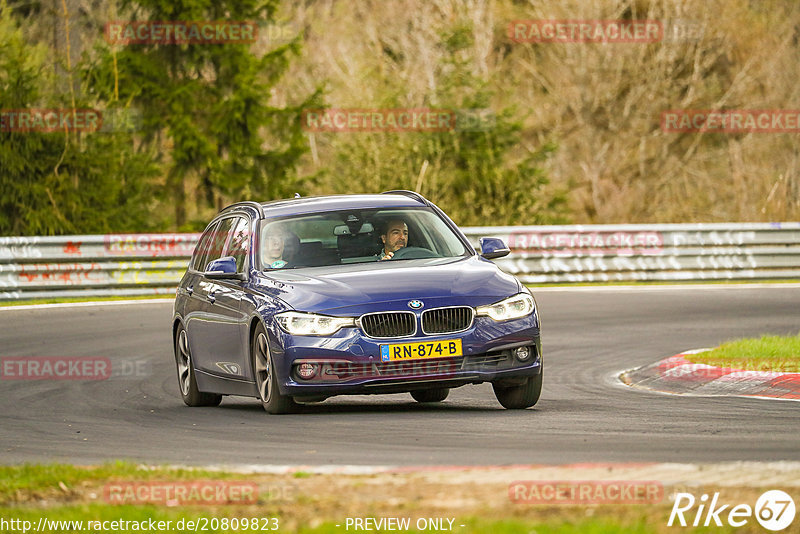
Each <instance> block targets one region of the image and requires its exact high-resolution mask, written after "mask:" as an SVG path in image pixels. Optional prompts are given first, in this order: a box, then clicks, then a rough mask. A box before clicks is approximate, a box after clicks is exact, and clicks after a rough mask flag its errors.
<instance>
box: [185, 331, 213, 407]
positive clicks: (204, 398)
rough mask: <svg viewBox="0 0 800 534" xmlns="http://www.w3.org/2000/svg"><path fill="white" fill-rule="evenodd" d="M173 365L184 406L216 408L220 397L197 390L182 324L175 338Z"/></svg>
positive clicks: (190, 355) (192, 364)
mask: <svg viewBox="0 0 800 534" xmlns="http://www.w3.org/2000/svg"><path fill="white" fill-rule="evenodd" d="M175 365H176V367H177V369H178V387H179V388H180V391H181V397H183V402H184V404H186V406H218V405H219V403H220V402H222V395H215V394H214V393H203V392H202V391H200V390H199V389H197V379H196V378H195V371H194V363H193V362H192V352H191V350H190V349H189V340H188V338H187V336H186V328H184V326H183V325H182V324H181V325H180V326H179V327H178V332H177V333H176V336H175Z"/></svg>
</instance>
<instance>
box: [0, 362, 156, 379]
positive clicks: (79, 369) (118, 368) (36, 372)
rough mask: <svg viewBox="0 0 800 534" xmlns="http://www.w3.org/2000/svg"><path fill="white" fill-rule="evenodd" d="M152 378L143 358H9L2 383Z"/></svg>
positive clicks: (0, 370) (2, 365)
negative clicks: (13, 381) (11, 381)
mask: <svg viewBox="0 0 800 534" xmlns="http://www.w3.org/2000/svg"><path fill="white" fill-rule="evenodd" d="M151 375H152V365H151V363H150V362H149V361H147V360H145V359H141V358H119V359H118V358H115V359H114V360H113V362H112V360H111V359H110V358H107V357H105V356H37V357H29V356H6V357H2V358H0V380H108V379H109V378H125V377H134V378H143V377H148V376H151Z"/></svg>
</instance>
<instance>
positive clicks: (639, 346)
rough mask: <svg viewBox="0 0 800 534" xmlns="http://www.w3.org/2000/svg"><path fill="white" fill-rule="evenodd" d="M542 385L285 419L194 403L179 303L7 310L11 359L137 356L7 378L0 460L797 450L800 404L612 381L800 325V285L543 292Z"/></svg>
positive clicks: (381, 401)
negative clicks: (180, 362)
mask: <svg viewBox="0 0 800 534" xmlns="http://www.w3.org/2000/svg"><path fill="white" fill-rule="evenodd" d="M535 294H536V296H537V300H538V303H539V306H540V310H541V314H542V317H543V345H544V348H543V351H544V358H545V377H544V391H543V394H542V399H541V400H540V401H539V403H538V404H537V405H536V407H534V408H531V409H528V410H524V411H507V410H504V409H502V408H501V406H500V405H499V404H498V403H497V401H496V400H495V398H494V395H493V393H492V390H491V386H490V385H488V384H482V385H478V386H465V387H463V388H460V389H456V390H453V391H452V392H451V394H450V397H449V398H448V399H447V400H446V401H445V402H444V403H443V404H440V405H436V406H423V405H420V404H417V403H415V402H414V401H413V400H412V399H411V397H410V396H409V395H408V394H402V395H382V396H359V397H335V398H332V399H329V400H327V401H325V402H324V403H322V404H317V405H314V406H309V407H306V408H304V410H303V412H302V413H299V414H293V415H287V416H270V415H268V414H266V413H265V412H264V411H263V410H262V408H261V406H260V405H259V404H258V403H257V402H256V401H255V400H254V399H247V398H240V397H226V398H225V399H224V400H223V402H222V405H221V406H219V407H216V408H188V407H186V406H184V405H183V403H182V402H181V399H180V395H179V392H178V383H177V378H176V372H175V365H174V359H173V356H172V352H171V351H172V349H171V335H170V318H171V313H172V302H171V301H161V302H146V303H145V302H140V303H136V304H112V305H104V306H79V307H60V308H45V309H21V310H13V309H6V310H0V357H13V356H99V357H108V358H110V359H111V360H112V363H113V365H118V364H119V363H120V362H123V361H124V362H128V363H134V364H137V365H138V367H137V368H136V369H135V370H133V371H131V369H128V371H129V372H130V373H131V376H112V377H111V378H109V379H107V380H100V381H63V380H62V381H51V380H48V381H16V380H0V405H1V406H2V410H1V412H2V414H0V463H4V464H13V463H21V462H49V461H65V462H73V463H78V464H90V463H100V462H104V461H107V460H113V459H128V460H134V461H145V462H148V463H179V464H191V465H194V464H241V465H253V464H258V465H263V464H280V465H286V464H291V465H298V464H299V465H321V464H336V465H343V464H350V465H352V464H355V465H372V466H376V465H380V466H387V465H409V466H412V465H413V466H421V465H507V464H564V463H582V462H650V461H657V462H717V461H737V460H751V461H754V460H759V461H767V460H800V432H798V421H799V420H800V403H797V402H785V401H775V400H760V399H744V398H733V397H731V398H697V397H693V398H683V397H676V396H668V395H662V394H656V393H651V392H645V391H636V390H631V389H628V388H625V387H622V386H619V385H615V383H614V381H613V380H612V379H611V377H612V376H613V375H614V374H615V372H618V371H621V370H624V369H629V368H632V367H636V366H639V365H644V364H648V363H652V362H654V361H656V360H659V359H661V358H664V357H666V356H670V355H673V354H676V353H679V352H681V351H684V350H687V349H692V348H700V347H708V346H713V345H716V344H718V343H720V342H722V341H725V340H728V339H732V338H736V337H741V336H756V335H761V334H767V333H768V334H796V333H797V332H798V331H800V288H798V287H796V286H793V287H785V286H779V285H776V286H770V287H760V288H753V287H744V286H740V287H730V286H728V287H720V286H701V287H690V288H686V287H684V288H678V289H675V288H655V289H620V288H613V287H612V288H609V287H605V288H599V289H594V288H592V289H582V288H575V289H569V288H568V289H558V290H552V289H550V290H547V291H540V292H536V291H535Z"/></svg>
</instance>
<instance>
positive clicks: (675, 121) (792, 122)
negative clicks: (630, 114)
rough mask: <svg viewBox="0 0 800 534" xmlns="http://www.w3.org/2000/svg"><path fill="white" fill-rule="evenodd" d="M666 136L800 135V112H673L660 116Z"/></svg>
mask: <svg viewBox="0 0 800 534" xmlns="http://www.w3.org/2000/svg"><path fill="white" fill-rule="evenodd" d="M661 130H662V131H663V132H666V133H687V132H703V133H800V109H729V110H714V109H672V110H667V111H664V112H662V113H661Z"/></svg>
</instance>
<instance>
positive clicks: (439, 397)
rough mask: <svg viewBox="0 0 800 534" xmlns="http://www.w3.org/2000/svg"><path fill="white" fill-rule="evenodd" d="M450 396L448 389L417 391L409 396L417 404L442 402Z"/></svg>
mask: <svg viewBox="0 0 800 534" xmlns="http://www.w3.org/2000/svg"><path fill="white" fill-rule="evenodd" d="M449 394H450V388H436V389H418V390H417V391H412V392H411V396H412V397H414V400H415V401H417V402H442V401H443V400H445V399H446V398H447V396H448V395H449Z"/></svg>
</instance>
